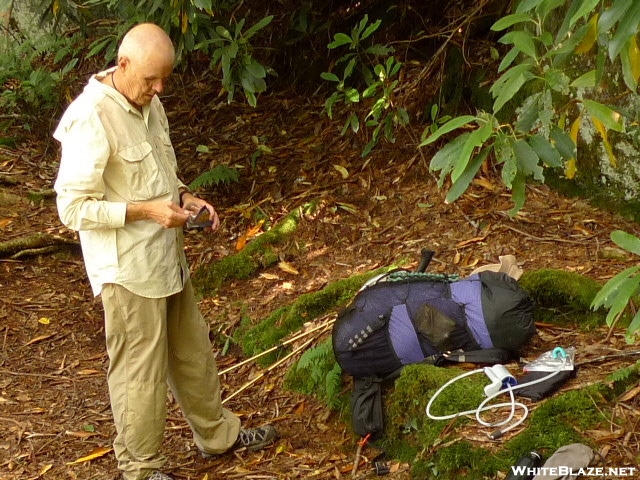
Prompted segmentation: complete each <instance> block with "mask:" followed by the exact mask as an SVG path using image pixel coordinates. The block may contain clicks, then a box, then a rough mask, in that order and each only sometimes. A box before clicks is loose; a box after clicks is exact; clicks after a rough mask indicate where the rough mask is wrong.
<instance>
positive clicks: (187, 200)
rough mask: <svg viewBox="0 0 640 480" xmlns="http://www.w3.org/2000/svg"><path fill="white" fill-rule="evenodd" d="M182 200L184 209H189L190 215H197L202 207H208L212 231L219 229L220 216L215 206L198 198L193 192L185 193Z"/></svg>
mask: <svg viewBox="0 0 640 480" xmlns="http://www.w3.org/2000/svg"><path fill="white" fill-rule="evenodd" d="M182 201H183V205H184V207H183V208H184V210H185V211H188V212H189V213H190V215H194V216H195V215H197V214H198V212H199V211H200V209H201V208H202V207H206V208H207V210H208V211H209V220H211V227H209V228H210V229H211V230H212V231H213V230H217V229H218V227H219V226H220V219H219V218H218V213H217V212H216V211H215V209H214V208H213V206H211V205H210V204H208V203H207V202H205V201H204V200H202V199H201V198H198V197H196V196H194V195H192V194H191V193H185V194H184V195H182Z"/></svg>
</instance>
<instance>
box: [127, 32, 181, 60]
mask: <svg viewBox="0 0 640 480" xmlns="http://www.w3.org/2000/svg"><path fill="white" fill-rule="evenodd" d="M149 56H153V57H156V58H158V59H159V60H164V61H166V62H168V63H171V64H172V65H173V62H174V60H175V50H174V48H173V43H171V39H170V38H169V35H167V32H165V31H164V30H163V29H162V28H160V27H159V26H158V25H155V24H153V23H141V24H139V25H136V26H135V27H133V28H132V29H131V30H129V31H128V32H127V33H126V34H125V36H124V37H123V38H122V43H120V48H119V49H118V59H120V57H128V58H129V59H131V60H134V61H137V60H146V59H147V58H148V57H149Z"/></svg>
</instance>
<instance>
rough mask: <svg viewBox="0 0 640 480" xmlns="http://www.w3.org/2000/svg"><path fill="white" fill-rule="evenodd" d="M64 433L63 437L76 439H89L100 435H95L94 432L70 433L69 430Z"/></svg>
mask: <svg viewBox="0 0 640 480" xmlns="http://www.w3.org/2000/svg"><path fill="white" fill-rule="evenodd" d="M64 433H65V435H69V436H70V437H77V438H89V437H93V436H95V435H100V434H99V433H96V432H72V431H70V430H67V431H65V432H64Z"/></svg>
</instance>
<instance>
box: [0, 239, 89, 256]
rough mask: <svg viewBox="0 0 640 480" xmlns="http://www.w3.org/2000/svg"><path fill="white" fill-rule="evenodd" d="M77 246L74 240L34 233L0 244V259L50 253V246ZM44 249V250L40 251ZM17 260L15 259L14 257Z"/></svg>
mask: <svg viewBox="0 0 640 480" xmlns="http://www.w3.org/2000/svg"><path fill="white" fill-rule="evenodd" d="M64 245H74V246H77V245H79V244H78V242H76V241H75V240H70V239H68V238H64V237H59V236H57V235H50V234H48V233H35V234H33V235H29V236H26V237H19V238H15V239H13V240H8V241H6V242H0V257H12V256H13V257H15V256H16V255H18V256H20V253H21V252H26V251H29V252H34V253H38V252H50V251H51V249H50V248H48V247H51V246H64ZM42 249H45V250H42ZM16 258H17V257H16Z"/></svg>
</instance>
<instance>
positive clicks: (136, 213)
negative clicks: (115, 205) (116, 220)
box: [126, 200, 191, 228]
mask: <svg viewBox="0 0 640 480" xmlns="http://www.w3.org/2000/svg"><path fill="white" fill-rule="evenodd" d="M190 213H191V212H190V211H187V210H185V209H182V208H180V207H179V206H178V205H176V204H175V203H173V202H171V201H169V200H151V201H148V202H140V203H128V204H127V218H126V222H127V223H129V222H135V221H138V220H153V221H154V222H156V223H157V224H158V225H162V226H163V227H164V228H175V227H181V226H182V225H184V224H185V222H186V221H187V219H188V218H189V215H190Z"/></svg>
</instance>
